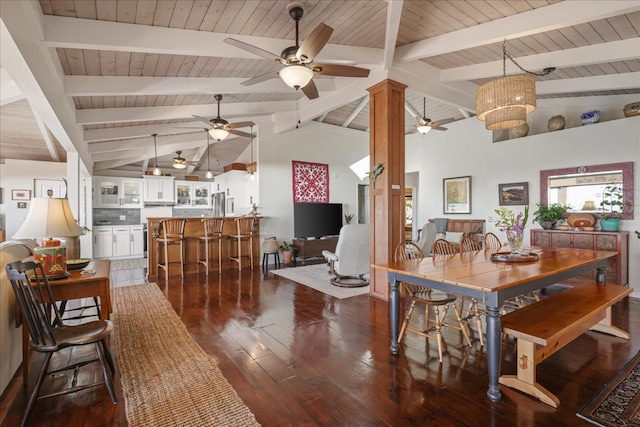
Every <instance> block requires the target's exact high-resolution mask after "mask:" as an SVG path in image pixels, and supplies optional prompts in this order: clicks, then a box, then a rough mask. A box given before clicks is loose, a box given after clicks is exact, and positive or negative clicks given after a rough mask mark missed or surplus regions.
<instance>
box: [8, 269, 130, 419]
mask: <svg viewBox="0 0 640 427" xmlns="http://www.w3.org/2000/svg"><path fill="white" fill-rule="evenodd" d="M5 269H6V272H7V278H8V279H9V281H10V282H11V287H12V288H13V291H14V293H15V294H16V299H17V301H18V304H19V305H20V312H21V313H22V316H23V318H24V319H25V321H26V322H27V325H28V326H29V334H30V335H31V343H30V345H31V349H32V350H34V351H37V352H39V353H44V354H45V357H44V362H43V364H42V367H41V369H40V372H39V374H38V379H37V381H36V383H35V386H34V389H33V392H32V393H31V396H30V397H29V401H28V403H27V407H26V409H25V412H24V416H23V418H22V424H21V425H22V426H25V425H26V424H27V421H28V419H29V416H30V415H31V412H32V411H33V407H34V405H35V403H36V401H37V400H39V399H45V398H48V397H54V396H59V395H61V394H68V393H73V392H75V391H79V390H84V389H87V388H90V387H96V386H99V385H102V384H105V385H106V387H107V390H108V391H109V396H110V397H111V400H112V401H113V403H116V402H117V400H116V395H115V392H114V389H113V381H112V379H111V376H112V375H113V374H114V373H115V368H114V366H113V360H112V358H111V354H110V353H109V349H108V347H107V343H106V338H107V337H108V336H109V335H110V334H111V331H112V330H113V325H112V324H111V322H110V321H109V320H95V321H92V322H87V323H82V324H80V325H76V326H66V325H64V324H63V322H62V319H61V316H60V311H59V309H58V307H57V305H56V303H55V300H54V298H53V292H52V291H51V285H50V284H49V280H48V279H47V276H46V275H45V272H44V268H42V265H41V264H39V263H35V262H27V263H22V262H20V261H18V262H14V263H10V264H8V265H7V266H6V267H5ZM52 314H53V317H55V319H56V321H54V322H51V316H52ZM52 323H54V324H55V326H53V325H52ZM89 344H94V345H95V349H96V353H97V355H96V357H95V358H93V359H90V360H83V361H81V362H78V363H73V364H70V365H65V360H68V356H66V357H63V356H60V357H58V358H56V362H54V365H55V366H56V369H54V370H51V371H49V364H50V362H51V357H52V356H53V354H54V353H57V352H58V351H60V350H62V349H64V348H67V347H79V346H83V345H89ZM83 354H84V353H83ZM98 361H99V362H100V364H101V365H102V374H103V376H104V382H99V383H95V382H92V383H90V384H82V385H76V384H77V380H78V373H79V368H81V367H82V366H85V365H87V364H89V363H94V362H98ZM60 365H63V366H62V367H58V366H60ZM69 370H72V371H73V378H72V380H71V381H70V383H71V387H70V388H66V389H63V390H60V391H54V392H52V393H49V394H46V395H43V396H39V394H40V389H41V388H42V385H43V383H44V380H45V378H46V377H47V376H48V375H51V374H55V373H58V372H64V371H69ZM69 376H71V375H69ZM81 383H84V381H81Z"/></svg>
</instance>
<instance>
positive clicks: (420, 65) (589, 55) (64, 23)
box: [0, 0, 640, 175]
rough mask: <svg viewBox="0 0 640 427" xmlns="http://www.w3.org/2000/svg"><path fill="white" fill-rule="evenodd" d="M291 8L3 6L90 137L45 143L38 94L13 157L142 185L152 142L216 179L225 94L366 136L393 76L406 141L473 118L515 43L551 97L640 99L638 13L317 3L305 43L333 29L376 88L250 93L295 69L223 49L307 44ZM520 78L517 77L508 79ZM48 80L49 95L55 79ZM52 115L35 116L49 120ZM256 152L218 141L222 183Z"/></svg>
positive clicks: (543, 2)
mask: <svg viewBox="0 0 640 427" xmlns="http://www.w3.org/2000/svg"><path fill="white" fill-rule="evenodd" d="M15 3H20V2H15ZM287 4H288V1H282V0H259V1H258V0H256V1H251V0H248V1H237V0H231V1H210V0H180V1H173V0H172V1H170V0H157V1H155V0H154V1H152V0H99V1H98V0H40V1H39V4H38V3H35V5H36V6H33V2H32V5H31V6H29V5H15V4H12V5H11V7H5V6H6V5H5V4H3V9H2V15H1V18H2V21H3V25H4V24H5V23H6V24H7V25H6V28H7V30H8V34H11V36H12V38H14V39H15V40H17V41H18V43H19V40H21V38H20V37H21V34H18V33H19V32H20V29H19V28H17V27H15V21H13V23H14V25H10V22H12V21H10V20H12V19H13V20H16V19H21V17H24V16H27V17H32V18H33V22H35V24H29V25H36V29H38V30H39V31H40V32H41V33H42V34H43V37H42V39H38V37H37V34H38V31H32V32H33V33H34V35H33V36H31V37H32V38H33V39H32V40H31V42H32V43H38V44H39V45H40V46H41V47H42V48H43V49H45V51H49V52H50V53H51V54H50V55H49V58H46V55H44V57H43V58H41V59H40V61H41V62H40V63H39V62H38V60H33V59H32V60H31V61H28V60H27V62H28V63H29V64H28V65H30V66H31V67H33V66H37V65H41V66H47V67H48V69H52V70H56V69H57V70H59V75H55V73H52V75H51V76H50V78H51V79H53V80H54V81H55V79H59V81H60V82H62V86H63V90H62V91H61V94H60V96H61V97H62V98H63V99H64V100H65V101H66V103H67V104H70V105H68V107H69V108H70V109H71V110H72V114H71V115H69V112H65V111H62V110H61V108H60V107H53V108H54V110H55V111H56V114H57V115H58V116H59V117H60V116H63V115H65V114H67V115H68V116H70V120H71V121H72V122H73V123H74V124H75V125H76V126H77V127H78V128H79V129H80V132H79V133H78V135H79V137H77V136H75V137H74V136H69V138H68V139H69V140H70V141H71V143H72V145H70V144H69V142H68V141H66V138H62V140H63V142H62V143H60V142H58V140H60V138H50V139H51V141H50V142H48V143H45V138H43V136H42V134H40V133H39V131H40V130H42V128H43V127H42V126H41V127H38V126H37V125H34V124H33V122H34V113H33V112H32V111H31V110H32V108H29V102H31V103H32V107H33V104H34V103H35V104H37V103H38V100H32V99H30V98H29V97H28V96H27V99H26V100H20V101H18V102H9V101H4V100H3V103H2V107H1V109H0V113H1V114H2V117H1V118H2V126H1V127H0V132H1V134H0V137H1V138H0V142H1V145H0V158H5V159H9V158H30V159H37V160H54V161H64V160H65V158H66V156H65V151H69V150H73V149H74V148H75V149H78V151H80V152H82V150H86V152H88V155H89V156H90V159H91V160H90V161H91V162H92V163H93V172H94V174H97V175H100V174H119V173H122V172H124V171H128V172H131V171H139V172H140V173H144V171H145V170H148V169H149V168H150V167H152V166H153V162H154V159H153V155H154V153H153V142H152V141H153V140H152V138H151V137H150V135H151V134H152V133H158V134H159V136H158V153H159V161H160V162H161V164H162V165H163V166H164V167H168V168H169V169H168V170H170V169H171V168H170V162H171V158H172V157H173V156H175V153H174V152H175V150H182V152H183V154H182V156H183V157H186V158H187V160H189V161H191V162H193V163H194V165H193V166H190V167H189V169H188V170H187V172H188V173H197V172H194V171H200V172H202V171H205V170H206V169H207V158H206V149H205V147H206V143H205V141H206V138H205V134H204V130H203V125H204V123H202V122H198V121H196V120H194V119H193V117H192V115H194V114H196V115H201V116H205V117H207V118H213V117H215V115H216V101H215V100H214V94H216V93H222V94H224V97H223V100H222V102H221V116H222V117H223V118H225V119H226V120H229V121H230V122H238V121H245V120H250V121H254V122H255V123H256V124H257V126H256V129H254V130H257V131H258V133H259V128H260V124H261V123H266V122H273V123H274V124H275V129H276V132H282V131H285V130H288V129H291V128H292V127H293V126H294V125H295V118H296V115H297V111H296V109H297V108H298V105H299V108H300V112H299V114H300V117H301V119H302V121H303V123H304V122H306V121H309V120H317V121H322V122H324V123H328V124H331V125H336V126H344V127H348V128H351V129H354V130H357V131H367V129H368V121H369V120H368V115H369V108H368V102H367V101H368V99H367V95H366V88H367V87H369V86H372V85H373V84H375V83H377V82H379V81H380V80H382V79H384V78H387V77H388V78H392V79H394V80H398V81H402V82H403V83H405V84H407V85H408V86H409V89H408V91H407V97H406V100H407V105H406V112H407V117H406V123H407V129H406V132H407V133H410V132H413V131H415V122H416V118H417V117H420V116H422V115H423V100H424V101H425V104H426V108H425V111H426V115H427V116H428V117H430V118H431V119H432V120H434V121H435V122H436V123H437V122H443V123H444V122H447V121H452V120H461V119H464V118H467V117H470V116H473V115H474V110H475V104H474V95H475V88H476V87H477V86H478V85H480V84H483V83H485V82H486V81H489V80H491V79H493V78H496V77H499V76H501V75H502V43H503V40H505V39H506V40H508V42H507V49H508V52H509V53H510V54H511V55H512V56H513V57H515V58H516V59H517V61H518V62H519V63H520V64H521V65H522V66H523V67H525V68H527V69H529V70H536V71H539V70H541V69H542V68H544V67H547V66H555V67H557V70H556V71H555V72H554V73H553V74H551V75H548V76H545V77H537V82H538V83H537V84H538V98H539V99H542V98H547V99H559V100H560V99H566V98H574V97H585V96H604V95H606V96H612V95H618V94H637V93H640V77H639V76H640V5H639V3H638V2H637V1H587V2H566V1H565V2H562V1H558V0H527V1H524V0H507V1H488V0H487V1H483V0H466V1H463V0H456V1H442V0H430V1H409V0H405V1H392V2H384V1H379V0H371V1H342V0H308V1H305V2H304V10H305V12H304V18H303V19H302V21H301V22H300V40H301V41H302V40H304V39H305V37H307V35H308V34H309V33H310V32H311V31H312V30H313V29H314V28H315V27H316V26H317V25H319V24H320V23H324V24H327V25H329V26H331V27H332V28H333V29H334V32H333V34H332V35H331V38H330V40H329V44H328V45H327V46H325V48H324V49H323V50H322V51H321V52H320V54H319V55H318V56H319V57H318V58H317V60H318V62H319V61H321V60H322V58H324V59H327V60H328V59H331V60H338V61H348V62H349V63H351V64H354V65H357V66H360V67H364V68H369V69H370V70H371V74H370V76H369V77H368V78H365V79H352V78H345V77H335V78H331V77H323V76H316V77H314V81H315V82H316V84H317V86H318V88H319V92H320V97H319V98H318V99H315V100H308V99H306V98H304V97H302V98H301V95H302V94H301V93H300V92H296V91H294V90H293V89H290V88H288V87H287V86H285V85H284V84H283V83H282V82H281V81H280V79H279V78H277V76H276V78H274V79H272V80H269V81H268V82H267V83H261V84H256V85H253V86H243V85H241V82H242V81H244V80H246V79H249V78H252V77H255V76H258V75H262V74H264V73H269V72H273V73H274V76H275V73H276V72H277V71H278V70H279V69H280V68H281V66H279V65H278V64H277V63H276V62H275V61H269V60H265V59H261V58H259V57H257V56H255V55H252V54H250V53H247V52H244V51H242V50H241V49H238V48H236V47H234V46H231V45H229V44H227V43H224V41H223V39H224V38H225V37H228V36H231V37H234V38H237V39H239V40H242V41H244V42H246V43H250V44H253V45H256V46H258V47H260V48H262V49H264V50H267V51H270V52H274V53H279V52H280V51H281V50H282V49H283V48H285V47H287V46H291V45H293V44H295V43H294V40H295V25H294V22H293V21H292V20H291V18H290V17H289V16H288V14H287V13H286V10H285V9H286V6H287ZM23 25H27V23H23ZM38 25H40V26H39V27H38ZM24 37H29V36H28V35H25V36H24ZM5 41H6V40H5ZM5 41H3V43H4V42H5ZM3 46H4V44H3ZM18 47H20V46H18ZM47 61H49V62H47ZM2 65H3V66H4V68H5V69H6V70H7V71H8V72H9V74H10V75H11V71H12V70H17V68H15V67H13V68H12V66H11V65H12V63H9V62H8V61H7V60H6V59H5V57H4V56H3V63H2ZM517 71H518V70H517V69H516V68H515V67H513V66H512V65H511V64H509V65H508V67H507V72H508V73H515V72H517ZM14 73H16V74H18V73H17V72H16V71H14ZM3 76H5V73H3ZM10 77H11V78H12V79H13V80H15V81H16V83H17V84H18V86H19V87H20V86H21V85H22V86H23V87H21V88H20V89H21V90H22V92H24V93H25V94H29V93H30V92H31V89H30V88H28V87H24V86H25V85H26V84H27V83H28V79H24V78H21V76H20V75H11V76H10ZM35 80H36V81H37V82H38V83H39V84H40V85H45V84H47V83H49V84H51V82H43V78H42V77H40V78H37V77H36V79H35ZM558 83H560V84H558ZM58 86H59V85H58ZM41 108H43V107H38V106H36V107H33V111H34V112H35V115H36V116H38V114H39V110H40V109H41ZM35 119H37V117H35ZM49 120H50V119H49ZM61 120H62V119H61ZM28 122H30V123H31V124H29V123H28ZM44 122H45V123H46V122H47V120H44ZM183 126H186V127H194V128H195V129H193V130H190V129H183V128H181V127H183ZM44 129H45V131H44V132H43V133H44V135H45V136H46V135H47V134H48V132H47V131H46V126H45V127H44ZM242 130H244V131H247V132H248V131H249V129H248V128H247V129H242ZM51 133H52V134H53V136H54V137H58V136H60V135H59V134H58V133H57V132H54V131H52V132H51ZM49 136H50V137H51V134H49ZM78 139H79V140H78ZM257 141H258V142H259V137H258V140H257ZM248 144H249V140H248V139H247V138H235V137H230V138H228V139H227V140H225V141H222V142H220V143H217V142H216V143H214V144H213V145H211V159H210V160H211V166H212V169H214V170H215V171H217V172H220V170H221V168H222V166H223V165H225V164H228V163H231V162H234V161H236V160H237V158H238V156H240V155H241V153H242V152H243V151H244V150H245V149H246V147H247V145H248Z"/></svg>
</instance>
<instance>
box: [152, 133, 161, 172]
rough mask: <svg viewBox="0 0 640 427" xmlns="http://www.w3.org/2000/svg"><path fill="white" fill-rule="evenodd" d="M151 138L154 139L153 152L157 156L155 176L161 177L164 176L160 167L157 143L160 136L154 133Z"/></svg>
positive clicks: (154, 169)
mask: <svg viewBox="0 0 640 427" xmlns="http://www.w3.org/2000/svg"><path fill="white" fill-rule="evenodd" d="M151 136H152V137H153V150H154V151H155V154H156V162H155V167H154V168H153V174H154V175H155V176H160V175H162V171H161V170H160V168H159V167H158V144H157V142H156V137H157V136H158V134H157V133H154V134H153V135H151Z"/></svg>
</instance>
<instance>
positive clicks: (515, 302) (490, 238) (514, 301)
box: [484, 233, 540, 314]
mask: <svg viewBox="0 0 640 427" xmlns="http://www.w3.org/2000/svg"><path fill="white" fill-rule="evenodd" d="M503 246H506V243H502V242H501V241H500V239H499V238H498V236H496V235H495V234H493V233H487V234H485V235H484V247H485V248H486V249H493V250H496V249H500V248H502V247H503ZM529 300H532V301H540V296H539V295H538V293H537V292H535V291H533V292H529V293H528V294H526V295H521V296H517V297H513V298H509V299H507V300H506V301H505V302H504V306H503V309H502V313H503V314H504V313H506V311H507V308H512V309H518V308H522V307H524V306H525V305H527V301H529Z"/></svg>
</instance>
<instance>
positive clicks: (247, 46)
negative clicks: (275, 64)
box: [224, 37, 280, 60]
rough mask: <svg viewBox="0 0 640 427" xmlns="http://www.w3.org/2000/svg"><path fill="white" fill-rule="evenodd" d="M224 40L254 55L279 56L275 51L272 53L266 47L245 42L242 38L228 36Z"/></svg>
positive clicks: (268, 57)
mask: <svg viewBox="0 0 640 427" xmlns="http://www.w3.org/2000/svg"><path fill="white" fill-rule="evenodd" d="M224 42H225V43H227V44H230V45H231V46H235V47H239V48H240V49H242V50H245V51H247V52H249V53H253V54H254V55H258V56H261V57H263V58H265V59H271V60H273V59H276V58H279V57H280V56H279V55H276V54H274V53H271V52H269V51H266V50H264V49H260V48H259V47H256V46H254V45H251V44H249V43H245V42H241V41H240V40H236V39H232V38H230V37H227V38H226V39H224Z"/></svg>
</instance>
